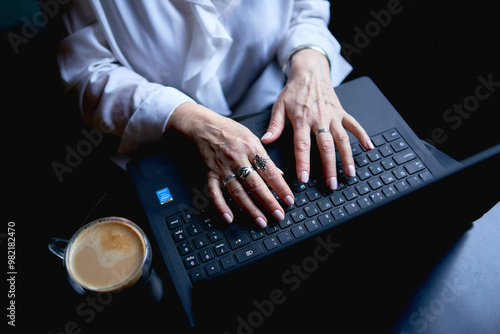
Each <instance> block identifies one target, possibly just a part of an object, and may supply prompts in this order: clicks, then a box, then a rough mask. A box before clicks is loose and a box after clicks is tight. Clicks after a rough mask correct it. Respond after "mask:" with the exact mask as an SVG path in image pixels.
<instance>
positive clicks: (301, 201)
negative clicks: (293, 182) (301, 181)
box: [295, 194, 308, 206]
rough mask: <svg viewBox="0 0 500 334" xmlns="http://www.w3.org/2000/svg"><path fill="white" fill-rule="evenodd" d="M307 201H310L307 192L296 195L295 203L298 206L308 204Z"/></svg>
mask: <svg viewBox="0 0 500 334" xmlns="http://www.w3.org/2000/svg"><path fill="white" fill-rule="evenodd" d="M307 203H308V201H307V198H306V196H305V194H297V195H296V196H295V205H296V206H303V205H306V204H307Z"/></svg>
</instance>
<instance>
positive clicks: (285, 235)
mask: <svg viewBox="0 0 500 334" xmlns="http://www.w3.org/2000/svg"><path fill="white" fill-rule="evenodd" d="M278 239H279V241H280V242H281V243H282V244H286V243H287V242H290V241H292V240H293V237H292V236H291V235H290V232H288V231H285V232H281V233H278Z"/></svg>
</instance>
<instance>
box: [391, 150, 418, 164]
mask: <svg viewBox="0 0 500 334" xmlns="http://www.w3.org/2000/svg"><path fill="white" fill-rule="evenodd" d="M393 158H394V161H396V163H397V164H398V165H402V164H404V163H406V162H408V161H411V160H413V159H415V158H417V155H416V154H415V153H414V152H413V151H409V152H403V153H400V154H397V155H395V156H394V157H393Z"/></svg>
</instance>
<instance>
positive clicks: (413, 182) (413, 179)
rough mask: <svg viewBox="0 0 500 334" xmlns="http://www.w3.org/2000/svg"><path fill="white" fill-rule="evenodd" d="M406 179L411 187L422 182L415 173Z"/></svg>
mask: <svg viewBox="0 0 500 334" xmlns="http://www.w3.org/2000/svg"><path fill="white" fill-rule="evenodd" d="M406 181H407V182H408V184H409V185H410V186H412V187H416V186H418V185H420V184H422V183H424V182H423V181H422V180H421V179H420V178H419V177H418V176H415V175H414V176H412V177H409V178H408V179H407V180H406Z"/></svg>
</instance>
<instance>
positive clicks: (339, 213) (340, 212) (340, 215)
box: [332, 208, 347, 220]
mask: <svg viewBox="0 0 500 334" xmlns="http://www.w3.org/2000/svg"><path fill="white" fill-rule="evenodd" d="M332 215H333V217H334V218H335V220H341V219H344V218H345V217H347V213H346V212H345V211H344V209H342V208H337V209H335V210H333V211H332Z"/></svg>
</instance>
